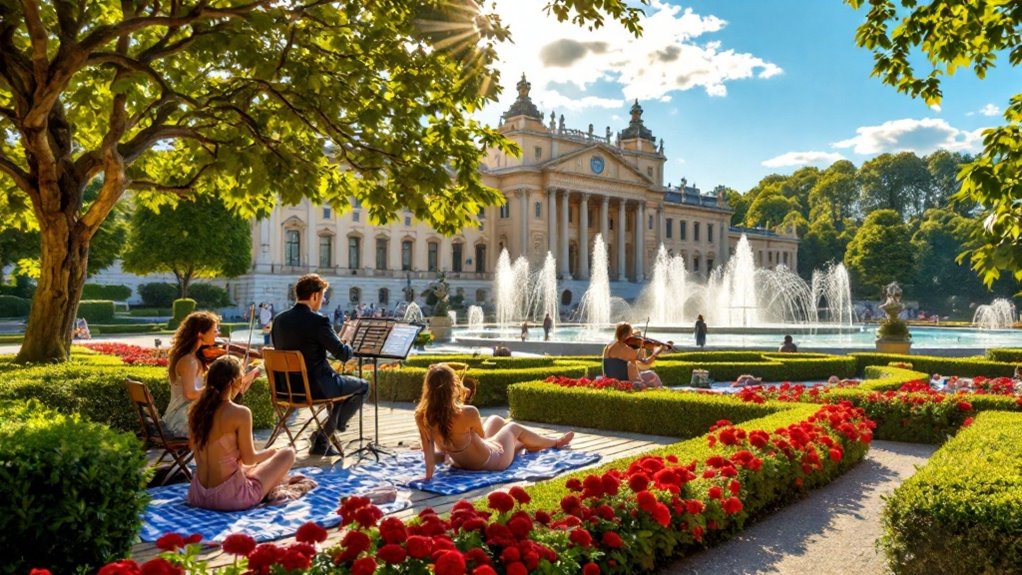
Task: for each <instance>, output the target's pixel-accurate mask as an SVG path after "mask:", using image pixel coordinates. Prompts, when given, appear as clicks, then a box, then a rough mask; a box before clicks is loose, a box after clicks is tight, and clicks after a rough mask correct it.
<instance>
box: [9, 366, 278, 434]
mask: <svg viewBox="0 0 1022 575" xmlns="http://www.w3.org/2000/svg"><path fill="white" fill-rule="evenodd" d="M13 357H14V356H5V357H0V399H14V400H28V399H38V400H39V401H40V402H42V403H43V405H46V406H47V407H49V408H52V409H55V410H56V411H58V412H60V413H64V414H75V413H77V414H79V415H81V416H82V417H83V418H85V419H88V420H90V421H94V422H96V423H102V424H104V425H108V426H110V427H111V428H113V429H118V430H121V431H132V432H134V431H136V430H137V429H138V416H137V415H136V412H135V408H134V406H133V405H132V404H131V402H130V401H129V400H128V394H127V392H126V391H125V389H124V379H125V378H131V379H135V380H138V381H141V382H143V383H146V384H147V385H148V386H149V389H150V390H151V391H152V394H153V398H154V399H155V400H156V405H157V407H158V408H159V410H160V413H161V414H162V413H163V412H164V411H165V410H166V408H167V403H168V402H169V401H170V383H169V382H168V381H167V368H165V367H149V366H130V365H124V362H122V361H121V359H120V358H118V357H116V356H112V355H103V354H97V353H95V352H92V353H91V354H86V353H83V352H82V351H81V348H78V347H75V348H74V349H73V351H72V357H71V360H70V361H68V362H66V363H62V364H45V365H43V364H40V365H27V366H23V365H19V364H15V363H14V362H13V361H12V360H13ZM241 403H243V404H245V405H247V406H248V407H249V409H251V410H252V418H253V425H254V427H255V428H256V429H265V428H269V427H272V426H273V424H274V422H275V419H274V414H273V407H272V406H271V405H270V392H269V389H268V388H267V384H266V378H265V377H260V378H259V379H257V380H256V381H255V382H254V383H253V384H252V388H251V389H250V390H249V392H248V393H246V394H245V396H244V398H243V399H242V400H241Z"/></svg>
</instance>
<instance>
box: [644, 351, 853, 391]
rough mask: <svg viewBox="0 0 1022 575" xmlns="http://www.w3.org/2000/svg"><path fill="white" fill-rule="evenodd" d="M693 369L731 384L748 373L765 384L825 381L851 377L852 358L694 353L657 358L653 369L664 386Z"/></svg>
mask: <svg viewBox="0 0 1022 575" xmlns="http://www.w3.org/2000/svg"><path fill="white" fill-rule="evenodd" d="M693 369H705V370H707V371H709V372H710V379H712V380H714V381H734V380H735V379H737V378H738V376H739V375H742V374H745V373H748V374H752V375H755V376H756V377H761V378H763V379H764V380H766V381H811V380H825V379H827V378H829V377H830V376H832V375H836V376H838V377H842V378H844V377H851V376H852V375H854V374H855V373H856V371H855V359H853V358H850V357H847V356H839V355H826V354H795V353H783V354H779V353H762V352H760V353H752V352H696V353H691V354H689V353H684V354H672V355H670V356H665V357H664V358H663V359H658V360H657V361H656V363H655V364H654V367H653V370H654V371H656V372H657V374H658V375H659V376H660V380H661V381H663V383H664V385H665V386H669V387H673V386H684V385H689V383H691V381H692V370H693Z"/></svg>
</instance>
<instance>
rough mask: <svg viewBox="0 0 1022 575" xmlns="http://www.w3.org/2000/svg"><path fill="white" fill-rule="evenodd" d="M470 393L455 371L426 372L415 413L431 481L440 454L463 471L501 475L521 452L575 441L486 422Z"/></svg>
mask: <svg viewBox="0 0 1022 575" xmlns="http://www.w3.org/2000/svg"><path fill="white" fill-rule="evenodd" d="M466 392H467V389H466V388H465V387H464V386H463V385H462V383H461V379H460V378H459V377H458V375H457V374H456V373H454V370H453V369H451V367H450V366H448V365H446V364H442V363H441V364H437V365H432V366H430V368H429V370H428V371H427V372H426V377H425V379H424V380H423V382H422V396H421V397H420V399H419V405H418V406H417V407H416V408H415V423H416V424H417V425H418V427H419V437H420V439H421V441H422V454H423V457H424V458H425V460H426V477H425V479H426V481H429V480H430V479H432V478H433V471H434V470H435V469H436V464H437V459H438V454H437V449H439V450H440V452H442V453H445V454H446V455H447V457H449V458H450V460H451V462H452V463H453V464H454V465H456V466H458V467H461V468H462V469H471V470H476V471H482V470H486V471H501V470H504V469H507V468H508V466H510V465H511V462H512V461H514V458H515V455H516V454H517V453H518V451H519V450H520V449H522V448H525V449H528V450H529V451H539V450H541V449H547V448H550V447H564V446H566V445H568V444H569V443H571V440H572V438H573V437H574V436H575V433H574V432H573V431H569V432H568V433H565V434H564V435H562V436H560V437H559V438H557V439H553V438H550V437H544V436H542V435H539V434H538V433H536V432H535V431H532V430H531V429H529V428H527V427H525V426H523V425H521V424H518V423H515V422H513V421H507V420H505V419H504V418H503V417H500V416H499V415H491V416H490V417H488V418H486V421H485V422H483V421H482V418H481V417H480V416H479V410H478V409H476V408H475V407H473V406H471V405H465V404H464V398H465V394H466ZM441 457H442V455H441Z"/></svg>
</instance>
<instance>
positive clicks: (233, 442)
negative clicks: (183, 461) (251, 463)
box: [188, 433, 263, 511]
mask: <svg viewBox="0 0 1022 575" xmlns="http://www.w3.org/2000/svg"><path fill="white" fill-rule="evenodd" d="M217 441H218V442H220V446H221V447H222V448H223V451H224V455H223V457H221V458H220V462H219V463H220V466H221V468H222V469H223V475H225V476H228V478H227V480H225V481H224V482H223V483H221V484H220V485H217V486H216V487H211V488H207V487H205V486H204V485H203V484H202V483H201V482H200V481H199V474H198V473H193V474H192V484H191V486H189V488H188V504H189V505H191V506H192V507H203V508H205V509H215V510H218V511H241V510H243V509H251V508H252V507H255V506H256V505H258V504H259V502H260V501H262V499H263V483H262V482H261V481H259V480H258V479H256V478H254V477H249V476H247V475H245V470H244V469H243V468H242V467H241V463H240V462H239V460H238V458H239V456H240V455H241V452H240V450H239V449H238V438H237V436H236V435H235V434H233V433H225V434H224V435H221V436H220V437H219V438H218V439H217Z"/></svg>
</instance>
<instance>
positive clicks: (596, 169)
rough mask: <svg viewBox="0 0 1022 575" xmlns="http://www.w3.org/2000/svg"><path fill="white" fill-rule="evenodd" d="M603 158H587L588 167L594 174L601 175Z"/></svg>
mask: <svg viewBox="0 0 1022 575" xmlns="http://www.w3.org/2000/svg"><path fill="white" fill-rule="evenodd" d="M603 164H604V162H603V156H593V157H592V158H589V167H590V168H591V169H592V170H593V173H594V174H602V173H603Z"/></svg>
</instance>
